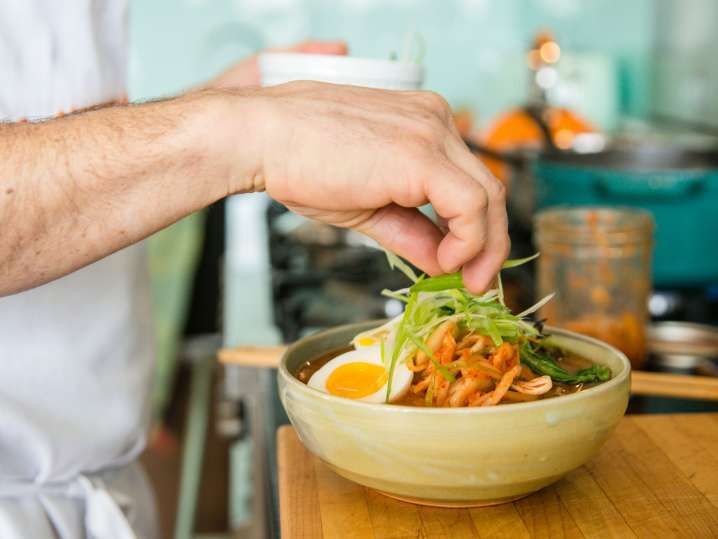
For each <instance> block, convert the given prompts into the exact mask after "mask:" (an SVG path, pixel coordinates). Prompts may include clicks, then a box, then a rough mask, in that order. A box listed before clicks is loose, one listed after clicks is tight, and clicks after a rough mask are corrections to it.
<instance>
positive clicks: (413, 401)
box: [294, 346, 600, 407]
mask: <svg viewBox="0 0 718 539" xmlns="http://www.w3.org/2000/svg"><path fill="white" fill-rule="evenodd" d="M353 349H354V348H353V347H352V346H343V347H341V348H336V349H334V350H330V351H328V352H325V353H324V354H322V355H320V356H319V357H317V358H315V359H311V360H308V361H305V362H304V363H303V364H302V365H301V366H300V367H299V369H298V370H297V371H296V373H295V374H294V376H295V377H296V378H297V379H298V380H299V381H300V382H302V383H304V384H306V383H307V382H309V379H310V378H311V377H312V375H313V374H314V373H315V372H317V371H318V370H319V369H320V368H322V367H323V366H324V365H326V364H327V363H328V362H329V361H330V360H332V359H333V358H335V357H337V356H338V355H340V354H343V353H345V352H348V351H350V350H353ZM556 360H557V362H558V364H559V365H560V366H561V367H563V368H564V369H565V370H566V371H568V372H569V373H571V374H576V373H577V372H578V371H580V370H582V369H586V368H589V367H591V365H593V362H591V360H589V359H587V358H585V357H583V356H580V355H578V354H574V353H573V352H568V351H565V350H562V355H561V357H560V358H556ZM599 383H600V382H599ZM599 383H593V384H563V383H561V382H553V387H552V388H551V389H550V390H549V391H548V392H547V393H545V394H544V395H541V396H538V397H537V398H535V399H531V400H540V399H550V398H553V397H560V396H562V395H569V394H571V393H577V392H579V391H581V390H583V389H588V388H590V387H593V386H596V385H598V384H599ZM526 400H529V399H526ZM513 402H523V401H518V400H517V401H513ZM391 404H393V405H402V406H419V407H426V406H428V405H427V404H426V402H425V399H424V397H422V396H421V395H416V394H414V393H412V392H411V391H408V392H407V393H406V395H404V396H403V397H402V398H401V399H399V400H398V401H396V402H393V403H391ZM501 404H504V403H501ZM501 404H500V405H501ZM505 404H510V402H507V403H505Z"/></svg>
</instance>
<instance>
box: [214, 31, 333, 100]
mask: <svg viewBox="0 0 718 539" xmlns="http://www.w3.org/2000/svg"><path fill="white" fill-rule="evenodd" d="M267 50H268V51H269V52H302V53H306V54H337V55H345V54H346V53H347V44H346V43H345V42H344V41H338V40H336V41H318V40H307V41H304V42H302V43H298V44H296V45H292V46H291V47H279V48H272V49H267ZM259 82H260V74H259V66H258V65H257V55H256V54H253V55H252V56H249V57H248V58H245V59H243V60H240V61H239V62H237V63H236V64H234V65H233V66H231V67H230V68H229V69H227V70H226V71H225V72H224V73H222V74H221V75H219V76H218V77H216V78H215V79H213V80H211V81H210V82H208V83H207V84H206V85H205V87H206V88H242V87H246V86H259Z"/></svg>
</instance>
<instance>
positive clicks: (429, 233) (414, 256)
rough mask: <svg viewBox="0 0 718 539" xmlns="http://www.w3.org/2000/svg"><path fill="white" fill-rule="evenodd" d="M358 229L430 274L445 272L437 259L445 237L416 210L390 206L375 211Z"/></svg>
mask: <svg viewBox="0 0 718 539" xmlns="http://www.w3.org/2000/svg"><path fill="white" fill-rule="evenodd" d="M355 228H356V229H357V230H359V231H360V232H362V233H363V234H366V235H367V236H369V237H370V238H373V239H374V240H376V241H377V242H379V243H380V244H381V245H382V247H384V248H385V249H387V250H389V251H391V252H393V253H396V254H398V255H399V256H401V257H402V258H405V259H407V260H408V261H410V262H411V263H412V264H414V265H415V266H417V267H419V268H420V269H421V270H422V271H424V272H426V273H428V274H429V275H437V274H440V273H442V268H441V266H439V263H438V261H437V258H436V253H437V249H438V247H439V243H440V242H441V239H442V234H441V232H440V231H439V229H438V228H437V227H436V225H435V224H434V223H432V222H431V220H430V219H429V218H428V217H426V216H425V215H424V214H422V213H421V212H420V211H419V210H417V209H416V208H403V207H401V206H397V205H395V204H390V205H388V206H385V207H383V208H380V209H378V210H376V211H375V212H374V213H373V215H372V216H371V217H369V219H367V220H366V221H364V222H363V223H361V224H359V225H358V226H356V227H355Z"/></svg>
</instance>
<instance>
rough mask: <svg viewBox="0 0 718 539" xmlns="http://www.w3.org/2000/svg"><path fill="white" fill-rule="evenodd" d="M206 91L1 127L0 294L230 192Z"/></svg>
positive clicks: (93, 257) (43, 279) (68, 268)
mask: <svg viewBox="0 0 718 539" xmlns="http://www.w3.org/2000/svg"><path fill="white" fill-rule="evenodd" d="M219 109H220V108H219V107H217V106H215V103H214V101H213V100H212V99H207V97H206V95H202V94H201V95H194V96H186V97H182V98H178V99H175V100H170V101H164V102H157V103H149V104H144V105H138V106H126V107H112V108H106V109H101V110H94V111H88V112H85V113H82V114H76V115H72V116H68V117H65V118H61V119H57V120H52V121H47V122H43V123H39V124H13V125H6V126H3V127H1V128H0V230H1V231H2V232H1V234H0V295H5V294H9V293H14V292H17V291H20V290H23V289H26V288H30V287H33V286H37V285H39V284H42V283H45V282H47V281H49V280H52V279H54V278H57V277H59V276H61V275H64V274H66V273H69V272H71V271H74V270H76V269H78V268H80V267H82V266H84V265H87V264H89V263H91V262H93V261H95V260H98V259H100V258H102V257H104V256H106V255H108V254H110V253H112V252H114V251H116V250H118V249H121V248H123V247H125V246H127V245H130V244H132V243H135V242H137V241H139V240H141V239H143V238H145V237H146V236H148V235H150V234H151V233H153V232H155V231H157V230H159V229H161V228H163V227H165V226H167V225H169V224H171V223H173V222H174V221H176V220H178V219H179V218H181V217H183V216H184V215H187V214H189V213H191V212H193V211H195V210H197V209H200V208H202V207H204V206H206V205H208V204H211V203H212V202H214V201H216V200H218V199H219V198H221V197H223V196H225V195H226V194H227V191H228V189H229V187H228V186H229V185H230V184H229V183H228V180H229V179H230V178H229V174H230V173H231V171H230V170H228V169H227V167H226V166H223V165H222V161H221V160H220V159H217V152H216V148H215V146H216V144H215V142H214V141H213V139H212V137H213V133H212V129H211V128H212V126H215V125H218V124H219V123H220V122H219V120H220V118H219V117H218V116H220V115H223V114H224V113H225V112H226V111H225V110H219Z"/></svg>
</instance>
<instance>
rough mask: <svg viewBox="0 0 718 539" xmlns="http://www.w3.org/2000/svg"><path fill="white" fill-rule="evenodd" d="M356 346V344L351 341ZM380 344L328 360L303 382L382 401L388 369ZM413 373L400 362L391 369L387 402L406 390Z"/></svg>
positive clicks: (339, 394) (348, 395)
mask: <svg viewBox="0 0 718 539" xmlns="http://www.w3.org/2000/svg"><path fill="white" fill-rule="evenodd" d="M355 345H356V344H355ZM379 350H380V346H379V343H378V342H377V343H376V344H375V345H373V346H372V345H367V346H365V347H362V346H359V347H358V348H357V349H356V350H350V351H349V352H345V353H343V354H340V355H338V356H337V357H335V358H332V359H330V360H329V361H328V362H327V363H326V364H325V365H323V366H322V367H321V368H320V369H319V370H318V371H317V372H315V373H314V374H313V375H312V377H311V378H310V379H309V382H308V383H307V385H308V386H309V387H312V388H314V389H318V390H319V391H323V392H325V393H329V394H330V395H335V396H337V397H345V398H348V399H354V400H360V401H364V402H385V401H386V391H387V383H388V382H389V371H388V370H387V369H386V368H385V367H384V363H383V362H382V360H381V353H380V351H379ZM412 378H413V373H412V372H411V371H410V370H409V369H408V368H407V366H406V364H405V363H404V362H403V361H399V362H397V364H396V367H395V368H394V375H393V379H392V383H391V394H390V395H389V402H395V401H397V400H399V399H400V398H401V397H403V396H404V395H405V394H406V392H407V391H408V390H409V386H410V385H411V381H412Z"/></svg>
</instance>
